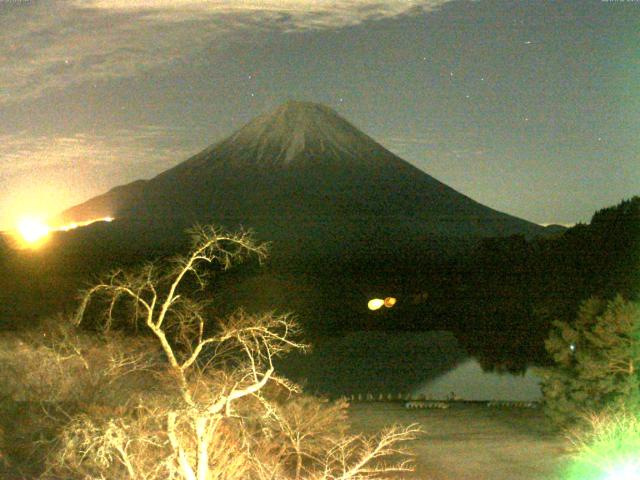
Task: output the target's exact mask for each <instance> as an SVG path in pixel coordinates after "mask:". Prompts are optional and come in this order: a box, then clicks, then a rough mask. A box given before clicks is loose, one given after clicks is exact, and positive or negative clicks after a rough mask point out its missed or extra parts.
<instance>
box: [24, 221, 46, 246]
mask: <svg viewBox="0 0 640 480" xmlns="http://www.w3.org/2000/svg"><path fill="white" fill-rule="evenodd" d="M49 233H51V228H50V227H49V225H47V224H46V223H45V222H43V221H42V220H40V219H39V218H36V217H25V218H22V219H21V220H20V221H19V222H18V234H19V235H20V238H21V239H22V241H23V242H24V243H25V244H26V245H29V246H35V245H38V244H39V243H41V242H42V241H44V240H45V239H46V238H47V237H48V236H49Z"/></svg>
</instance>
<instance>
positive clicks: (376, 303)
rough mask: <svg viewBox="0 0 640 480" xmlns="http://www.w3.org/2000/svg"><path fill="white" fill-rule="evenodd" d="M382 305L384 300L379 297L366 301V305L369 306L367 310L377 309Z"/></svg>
mask: <svg viewBox="0 0 640 480" xmlns="http://www.w3.org/2000/svg"><path fill="white" fill-rule="evenodd" d="M383 305H384V300H382V299H381V298H373V299H371V300H369V303H367V307H369V310H378V309H379V308H380V307H382V306H383Z"/></svg>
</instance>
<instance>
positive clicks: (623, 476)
mask: <svg viewBox="0 0 640 480" xmlns="http://www.w3.org/2000/svg"><path fill="white" fill-rule="evenodd" d="M603 480H640V461H631V462H626V463H623V464H622V465H617V466H616V467H614V468H612V469H611V470H609V471H608V472H607V476H606V477H604V479H603Z"/></svg>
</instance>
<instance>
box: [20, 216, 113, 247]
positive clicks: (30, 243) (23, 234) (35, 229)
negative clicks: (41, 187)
mask: <svg viewBox="0 0 640 480" xmlns="http://www.w3.org/2000/svg"><path fill="white" fill-rule="evenodd" d="M113 220H114V218H113V217H102V218H95V219H92V220H85V221H83V222H72V223H68V224H66V225H62V226H59V227H51V226H49V225H47V223H46V222H44V221H43V220H40V219H39V218H37V217H24V218H22V219H21V220H19V221H18V225H17V227H16V232H17V237H18V239H19V240H20V244H21V245H22V246H23V247H26V248H37V247H39V246H40V245H42V244H43V243H44V242H45V241H46V240H47V238H48V237H49V235H50V234H51V232H68V231H69V230H74V229H76V228H79V227H85V226H87V225H91V224H92V223H96V222H113Z"/></svg>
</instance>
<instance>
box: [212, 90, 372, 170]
mask: <svg viewBox="0 0 640 480" xmlns="http://www.w3.org/2000/svg"><path fill="white" fill-rule="evenodd" d="M381 148H383V147H382V146H380V145H379V144H378V143H376V142H375V141H374V140H372V139H371V138H369V137H368V136H367V135H365V134H364V133H362V132H361V131H360V130H358V129H357V128H356V127H354V126H353V125H351V124H350V123H349V122H347V121H346V120H345V119H344V118H342V117H341V116H340V115H338V113H336V112H335V111H334V110H332V109H331V108H329V107H327V106H325V105H321V104H318V103H312V102H304V101H298V100H289V101H288V102H286V103H284V104H282V105H280V106H279V107H277V108H275V109H274V110H272V111H271V112H269V113H266V114H263V115H260V116H258V117H256V118H255V119H253V120H252V121H250V122H249V123H247V124H246V125H245V126H244V127H242V128H241V129H240V130H238V131H237V132H236V133H235V134H233V135H231V136H230V137H229V138H227V139H226V140H223V141H222V142H220V143H219V144H217V145H214V146H212V147H211V151H212V153H213V152H214V151H215V152H216V154H217V156H219V157H223V156H224V153H225V152H227V151H233V152H234V158H235V159H236V161H237V162H238V164H240V163H244V164H250V165H269V166H274V165H280V166H289V165H292V164H308V163H317V162H323V163H332V162H333V161H335V160H337V159H340V161H341V162H343V161H344V160H345V159H352V160H354V159H361V160H362V159H364V158H366V157H367V156H369V152H371V151H372V150H377V149H381Z"/></svg>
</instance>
